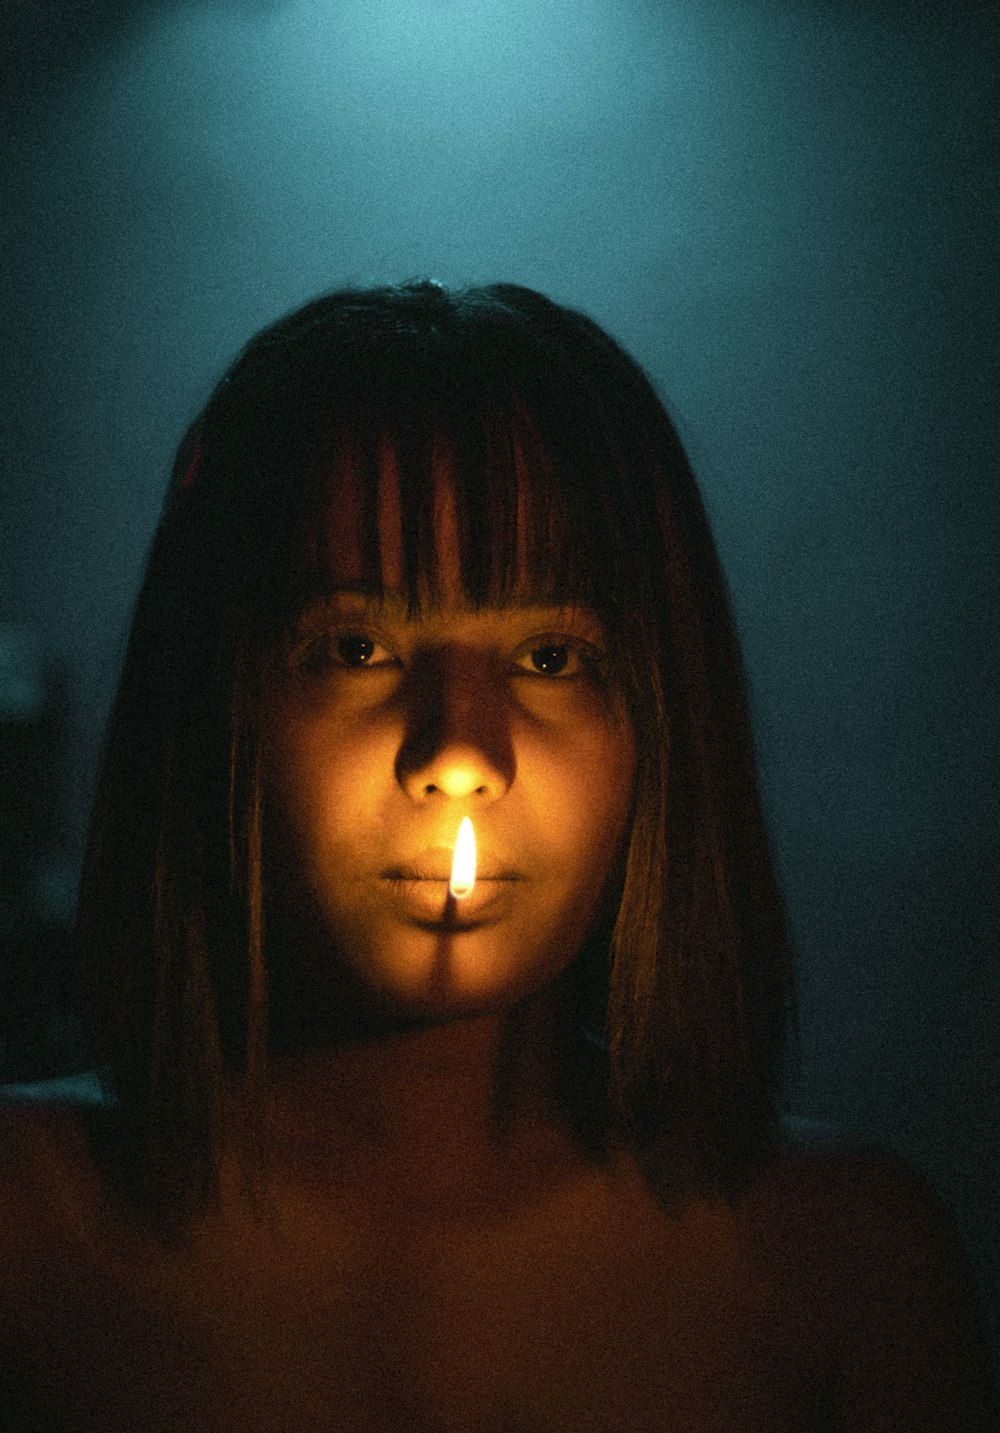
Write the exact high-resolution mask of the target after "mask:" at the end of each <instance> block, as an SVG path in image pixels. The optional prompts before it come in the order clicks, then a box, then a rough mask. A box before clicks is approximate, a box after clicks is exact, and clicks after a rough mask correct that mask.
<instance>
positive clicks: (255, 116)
mask: <svg viewBox="0 0 1000 1433" xmlns="http://www.w3.org/2000/svg"><path fill="white" fill-rule="evenodd" d="M4 23H5V30H6V33H5V38H4V44H5V46H6V49H5V51H4V54H3V57H2V64H0V76H2V81H3V95H4V100H3V109H4V114H3V122H4V129H5V136H4V143H3V147H2V151H0V180H2V185H3V196H2V197H3V202H2V205H0V225H2V235H3V254H2V259H3V273H2V277H3V286H4V287H3V294H2V308H0V316H2V323H3V329H2V335H3V337H2V342H0V363H2V385H3V389H2V391H3V395H4V402H5V408H4V419H3V423H2V425H0V622H6V623H19V624H26V625H27V626H29V627H30V628H31V629H32V630H33V631H34V632H35V633H36V634H37V636H38V638H39V640H40V642H41V644H42V647H43V649H44V651H45V652H46V653H48V655H49V657H50V658H51V659H53V660H55V661H56V662H57V663H60V664H61V665H62V667H63V669H64V670H65V671H66V673H67V674H68V678H69V699H70V707H69V710H70V712H71V718H72V720H71V739H72V740H71V747H70V756H69V763H68V769H69V781H68V785H67V791H66V799H65V813H64V814H65V820H64V823H63V834H62V837H61V841H62V848H63V859H64V869H65V871H66V872H67V873H68V884H69V886H71V884H72V878H73V873H74V872H75V869H76V864H77V862H78V860H79V853H80V849H81V845H82V840H83V833H84V828H85V821H86V810H87V804H88V800H89V791H90V786H91V782H92V779H93V774H94V768H95V762H96V757H97V751H98V746H99V742H100V733H101V727H102V722H103V719H104V715H105V712H106V709H107V706H108V703H109V700H110V696H111V692H112V687H113V683H114V680H115V674H116V669H117V665H118V662H119V660H120V657H121V652H122V644H123V638H124V633H125V631H126V628H127V623H128V618H129V611H130V606H131V603H132V600H133V597H134V595H135V591H136V585H137V581H138V577H139V573H140V567H141V564H142V561H143V556H144V552H145V549H146V546H147V543H148V541H149V538H150V535H151V532H152V529H153V526H154V523H155V521H156V517H157V512H158V508H159V505H160V501H161V495H162V491H163V487H164V483H165V479H166V474H167V471H168V468H169V464H170V460H171V453H172V448H173V446H174V445H175V443H176V441H177V440H178V438H179V437H180V435H181V433H182V432H183V430H184V428H185V427H186V425H187V423H188V422H189V420H190V419H191V417H192V416H193V415H194V413H195V412H196V411H197V409H198V407H199V406H200V404H201V403H202V401H203V400H204V398H205V396H206V394H207V392H208V389H209V387H210V385H211V384H212V383H213V381H214V380H215V379H216V378H217V377H218V376H219V374H220V372H221V371H222V369H223V368H224V367H225V365H226V364H227V363H228V362H229V360H230V359H231V358H232V356H233V355H234V354H235V352H236V350H237V349H238V348H239V347H240V346H241V345H242V343H243V342H244V341H245V340H246V339H247V338H248V337H249V335H250V334H251V333H252V332H253V331H254V330H256V329H258V328H259V327H261V326H262V325H263V324H265V323H267V322H269V321H271V320H272V319H274V318H276V317H277V316H278V315H280V314H281V313H283V312H284V311H286V310H288V309H289V308H290V307H292V306H294V305H297V304H298V303H300V302H302V301H304V300H306V299H308V298H310V297H312V296H313V295H315V294H316V293H318V292H319V291H321V290H323V289H325V288H330V287H334V286H336V285H338V284H341V283H344V282H348V281H351V282H360V283H375V282H383V281H391V280H398V279H401V278H404V277H409V276H415V275H429V276H432V277H437V278H440V279H442V280H444V281H445V282H449V283H451V282H454V283H464V282H488V281H492V280H496V279H507V280H514V281H517V282H522V283H526V284H529V285H531V286H533V287H537V288H540V289H542V290H544V291H545V292H547V293H549V294H551V295H552V296H553V297H555V298H557V299H560V300H563V301H565V302H568V303H570V304H573V305H576V306H579V307H581V308H583V309H585V310H586V311H588V312H589V313H591V314H593V315H594V316H595V317H596V318H597V319H598V320H599V321H600V322H602V323H603V324H604V325H606V326H607V327H608V328H609V329H610V330H611V331H612V332H613V333H614V334H616V335H617V336H618V337H619V338H620V339H621V340H622V341H623V342H624V344H625V345H626V347H628V348H629V349H630V350H631V351H632V352H633V353H635V355H636V356H637V357H638V358H639V359H640V361H641V362H642V363H643V364H644V365H645V366H646V368H647V369H648V371H649V372H650V374H651V376H652V377H653V379H654V381H655V383H656V384H657V386H658V387H659V389H660V392H661V394H662V396H663V397H664V399H665V401H666V403H667V405H668V407H669V408H670V410H671V412H672V413H673V415H674V417H675V418H676V420H677V422H678V424H679V426H680V428H681V431H682V434H683V436H684V439H685V441H686V443H687V445H688V447H689V450H690V453H691V455H692V458H693V461H694V464H695V467H696V470H697V472H698V474H699V476H700V479H701V482H702V485H703V490H704V493H705V496H706V500H707V504H708V507H709V510H710V513H711V516H712V518H713V521H714V525H715V531H716V535H717V539H718V543H719V546H720V549H721V552H722V556H723V560H724V562H725V565H726V567H727V569H728V572H729V574H730V578H731V582H732V587H733V592H734V599H735V604H736V609H737V616H738V620H739V625H740V629H741V632H742V636H743V642H744V646H745V651H746V656H747V663H748V666H749V670H750V674H751V681H752V687H753V697H754V713H755V722H756V729H757V733H758V739H759V744H760V759H761V769H762V775H763V781H764V789H765V796H766V801H767V806H768V811H769V814H770V818H771V822H772V828H773V833H774V839H775V843H776V849H777V856H778V860H779V864H780V868H781V872H782V875H783V877H784V881H785V886H786V891H787V896H788V903H789V909H790V914H791V918H792V924H793V929H794V934H795V939H796V948H797V953H798V960H799V967H800V972H801V986H802V992H801V994H802V1025H803V1060H802V1064H801V1068H799V1069H798V1070H793V1071H791V1072H790V1075H789V1105H790V1107H791V1108H792V1109H793V1110H794V1111H796V1112H798V1113H800V1114H805V1115H811V1116H815V1117H817V1118H821V1119H828V1120H833V1121H835V1122H837V1123H839V1124H841V1125H843V1126H845V1127H846V1128H848V1129H850V1130H853V1131H856V1132H857V1133H858V1134H859V1135H862V1136H863V1137H865V1138H873V1139H877V1140H880V1141H882V1142H884V1143H886V1144H888V1145H890V1146H891V1147H893V1148H896V1149H897V1150H899V1151H900V1152H901V1153H903V1154H904V1155H906V1156H907V1157H909V1158H910V1159H912V1160H913V1161H915V1162H916V1163H917V1164H918V1165H919V1166H920V1167H921V1168H922V1169H923V1170H924V1172H925V1174H926V1175H927V1176H928V1178H929V1179H930V1180H931V1182H932V1183H933V1184H934V1186H935V1187H936V1188H937V1189H938V1191H939V1192H940V1193H941V1195H942V1197H943V1198H944V1199H945V1200H946V1202H947V1204H948V1206H949V1208H950V1209H951V1210H952V1213H953V1215H954V1217H955V1220H956V1222H957V1223H958V1225H959V1228H960V1231H961V1232H962V1235H963V1238H964V1240H965V1242H966V1246H967V1248H968V1249H969V1252H970V1256H971V1257H972V1260H973V1262H974V1265H975V1270H976V1277H977V1280H978V1282H979V1285H980V1290H981V1293H982V1296H983V1299H984V1302H985V1305H986V1311H987V1317H988V1319H989V1321H990V1323H991V1325H992V1327H993V1337H994V1339H996V1337H997V1334H996V1330H997V1323H998V1315H997V1287H996V1278H997V1275H996V1271H997V1269H1000V1234H998V1219H997V1215H998V1193H997V1191H998V1188H1000V1178H998V1175H1000V1161H998V1148H1000V1141H998V1117H1000V1093H998V1091H1000V1040H998V1035H997V1028H996V1027H997V1021H996V1012H997V1010H998V1008H1000V971H998V962H997V954H998V932H1000V919H998V905H1000V895H998V891H1000V881H998V879H997V838H998V831H1000V821H998V814H1000V813H998V799H997V793H998V785H1000V783H998V775H1000V773H998V760H997V757H998V751H997V707H998V696H1000V692H998V660H997V633H998V623H997V617H996V613H997V610H998V586H1000V583H998V570H1000V568H998V562H997V548H998V507H1000V496H998V489H1000V484H998V472H997V461H996V459H997V441H996V440H997V421H996V414H995V407H996V392H997V381H996V380H997V367H996V340H995V334H996V328H997V319H998V314H997V303H996V298H997V252H996V233H997V227H998V217H1000V216H998V213H997V209H998V205H997V184H996V157H997V153H998V152H1000V150H998V147H997V137H998V136H997V125H996V115H997V112H998V109H1000V105H998V92H997V84H996V80H995V77H994V72H995V68H996V56H997V53H998V48H997V40H998V38H1000V34H998V25H997V10H996V7H995V6H992V5H989V4H982V5H975V4H962V3H958V0H953V3H943V0H942V3H940V4H937V3H923V4H918V3H904V0H893V3H884V4H875V3H866V4H861V3H858V4H851V3H835V0H828V3H822V0H812V3H806V0H548V3H547V0H491V3H490V4H488V5H487V4H481V3H473V0H226V3H222V0H219V3H212V0H201V3H194V2H193V0H185V3H173V4H171V3H168V0H160V3H159V4H145V5H137V4H134V3H129V0H91V3H89V4H88V3H87V0H63V8H62V9H61V10H60V9H59V6H58V5H57V4H55V3H53V0H47V3H43V0H8V9H7V14H6V17H5V22H4Z"/></svg>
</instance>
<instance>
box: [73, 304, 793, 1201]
mask: <svg viewBox="0 0 1000 1433" xmlns="http://www.w3.org/2000/svg"><path fill="white" fill-rule="evenodd" d="M386 441H389V442H391V443H392V445H393V447H394V449H395V452H396V455H397V458H398V462H399V470H400V482H401V501H402V509H403V531H404V557H405V567H406V586H407V595H408V600H409V603H410V608H411V611H412V610H415V609H417V608H418V607H419V605H420V601H421V598H420V595H419V594H420V592H426V590H427V588H428V585H429V588H430V591H431V593H432V596H433V592H434V588H435V577H436V574H435V573H434V571H433V560H434V559H433V554H434V552H435V550H436V548H435V543H434V542H433V541H432V540H431V538H432V533H433V482H432V480H431V468H432V461H433V457H434V454H435V452H436V450H437V449H438V447H439V445H440V444H441V443H442V442H446V443H447V444H448V446H449V448H450V450H451V453H452V455H453V458H454V472H455V474H456V484H455V485H456V503H457V512H458V519H459V531H460V550H461V564H462V575H463V581H464V585H465V589H466V593H467V596H468V599H469V601H470V602H472V603H473V604H475V605H487V604H502V603H503V601H504V599H505V597H506V596H507V595H508V594H509V592H510V591H511V587H512V583H513V581H514V579H515V577H516V572H515V560H514V559H515V542H514V533H515V531H516V521H517V517H516V504H517V493H518V473H517V468H518V463H519V462H521V461H522V460H523V466H524V469H525V470H526V472H527V477H528V495H529V507H528V537H529V544H528V546H529V551H528V564H529V570H530V571H531V573H532V575H533V578H534V580H535V583H536V585H537V587H538V588H539V589H540V590H542V589H543V590H544V591H545V592H546V593H548V594H551V595H553V596H557V597H559V598H560V599H562V598H572V599H573V600H579V601H581V602H583V603H585V604H586V605H588V606H590V607H591V608H592V609H593V610H594V611H595V612H596V613H597V615H598V616H599V618H600V619H601V622H602V624H603V628H604V633H605V638H606V642H607V647H608V650H609V652H610V653H611V655H612V664H613V679H614V682H615V684H616V687H617V690H618V691H619V693H620V695H621V698H622V700H623V701H624V702H625V703H626V704H627V708H628V711H629V714H630V717H631V720H632V722H633V725H634V728H635V731H636V736H637V763H638V764H637V779H636V788H635V797H634V803H633V813H632V819H631V829H630V832H629V835H628V839H627V842H626V848H625V859H624V862H623V869H622V874H621V881H620V888H621V889H620V900H617V899H616V914H615V915H614V917H613V919H612V920H611V921H610V922H609V923H608V927H607V929H606V930H603V931H600V932H597V933H596V939H592V940H591V941H589V942H588V945H587V948H586V949H585V950H584V951H583V952H581V956H580V958H579V960H578V961H577V962H576V963H575V965H574V967H573V975H572V981H571V986H570V988H571V991H572V1008H571V1023H572V1025H573V1027H574V1029H575V1030H576V1031H577V1033H579V1032H581V1031H586V1032H588V1034H589V1038H581V1039H578V1040H576V1042H575V1043H573V1042H572V1041H571V1042H569V1043H568V1045H567V1053H566V1058H567V1061H568V1062H569V1066H570V1068H569V1069H568V1072H567V1085H568V1088H571V1089H575V1090H576V1091H577V1106H578V1112H579V1115H580V1119H581V1121H586V1120H589V1121H590V1124H591V1127H592V1129H597V1130H598V1131H601V1130H603V1131H604V1132H605V1133H609V1132H612V1131H613V1132H615V1134H616V1135H617V1136H619V1137H621V1138H624V1139H625V1140H626V1141H627V1142H628V1144H629V1145H630V1147H632V1148H633V1150H634V1151H635V1152H636V1154H637V1156H638V1157H639V1158H640V1161H641V1163H642V1165H643V1167H644V1168H645V1169H647V1171H648V1172H649V1175H650V1178H651V1179H652V1180H654V1181H655V1182H656V1183H657V1184H658V1186H659V1187H660V1188H662V1190H663V1191H664V1194H665V1197H666V1196H667V1195H668V1194H669V1192H670V1191H671V1190H674V1191H683V1190H685V1189H687V1190H691V1191H696V1192H698V1193H699V1194H700V1195H702V1196H707V1197H717V1196H723V1197H727V1198H733V1197H735V1196H736V1195H737V1194H738V1192H739V1191H740V1189H741V1188H743V1187H744V1185H745V1182H746V1180H747V1178H748V1177H749V1176H750V1175H751V1174H752V1172H753V1170H754V1169H755V1168H756V1167H757V1166H759V1164H760V1163H761V1162H762V1161H763V1160H765V1159H766V1158H767V1157H768V1156H769V1154H770V1153H771V1152H772V1150H773V1149H774V1147H775V1141H776V1137H777V1118H778V1117H777V1099H778V1090H779V1085H780V1079H781V1073H782V1057H783V1054H784V1046H785V1038H786V1034H787V1031H788V1027H789V1017H794V1015H795V1002H794V998H793V982H792V966H791V959H790V952H789V943H788V937H787V932H786V925H785V919H784V914H783V909H782V902H781V898H780V895H779V891H778V888H777V885H776V881H775V876H774V872H773V866H772V861H771V857H770V853H769V848H768V840H767V835H766V831H765V825H764V821H763V817H762V813H761V806H760V800H759V795H758V789H757V781H756V772H755V759H754V752H753V743H752V736H751V729H750V722H749V715H748V703H747V694H746V684H745V678H744V673H743V669H742V663H741V658H740V652H739V646H738V642H737V638H736V634H735V631H734V626H733V621H732V617H731V612H730V603H729V599H728V594H727V590H726V584H725V579H724V576H723V573H722V570H721V568H720V564H719V560H718V557H717V554H716V550H715V545H714V542H713V539H712V536H711V532H710V529H709V525H708V522H707V519H706V516H705V511H704V507H703V504H702V501H701V498H700V496H699V493H698V489H697V486H696V484H695V481H694V479H693V477H692V474H691V471H690V468H689V465H688V462H687V459H686V457H685V454H684V451H683V448H682V445H681V442H680V440H679V438H678V435H677V432H676V431H675V428H674V426H673V424H672V423H671V421H670V419H669V418H668V416H667V414H666V412H665V411H664V408H663V405H662V404H661V402H660V401H659V399H658V398H657V396H656V394H655V392H654V390H653V388H652V386H651V384H650V382H649V380H648V379H647V377H646V376H645V374H644V373H643V372H642V370H641V369H640V367H639V366H638V365H637V364H636V363H635V362H634V361H633V360H632V359H631V358H630V357H629V356H628V355H627V354H626V353H624V352H623V350H622V349H621V348H620V347H619V346H618V345H617V344H616V343H615V342H614V341H613V340H612V339H611V338H609V337H608V335H607V334H606V333H604V332H603V331H602V330H601V329H600V328H599V327H598V326H597V325H596V324H595V323H593V322H592V321H591V320H590V319H588V318H586V317H585V316H584V315H582V314H580V313H578V312H575V311H574V310H572V309H568V308H565V307H562V306H560V305H558V304H555V303H553V302H552V301H550V300H549V299H547V298H544V297H543V296H542V295H541V294H538V293H535V292H533V291H532V290H530V289H526V288H523V287H519V286H515V285H511V284H495V285H491V286H489V287H483V288H469V289H464V290H460V291H455V292H450V291H448V290H446V289H444V288H443V287H442V286H441V285H440V284H436V283H433V282H430V281H421V282H414V283H407V284H402V285H399V286H396V287H386V288H379V289H370V290H357V289H345V290H341V291H338V292H335V293H332V294H329V295H327V296H325V297H323V298H320V299H318V300H316V301H315V302H313V303H310V304H308V305H307V306H305V307H304V308H302V309H300V310H298V311H297V312H296V313H294V314H292V315H290V316H289V317H287V318H285V319H283V320H282V321H280V322H279V323H277V324H275V325H273V326H272V327H271V328H268V329H266V330H265V331H264V332H262V333H261V334H259V335H258V336H257V337H256V338H255V339H254V340H253V341H252V342H251V343H250V344H249V345H248V346H247V348H246V349H245V350H244V351H243V353H242V354H241V355H240V357H239V358H238V359H237V361H236V363H235V364H234V365H233V367H232V369H231V370H230V372H229V373H228V374H227V375H226V377H225V378H224V379H223V380H222V382H221V383H220V384H219V386H218V387H217V388H216V390H215V392H214V393H213V395H212V397H211V399H210V400H209V402H208V404H207V406H206V407H205V409H204V411H203V412H202V414H201V415H200V417H199V418H198V419H197V421H196V422H195V424H194V425H192V428H191V429H190V431H189V433H188V435H187V437H186V438H185V440H184V442H183V443H182V444H181V448H180V451H179V453H178V456H177V460H176V462H175V465H174V474H173V480H172V482H171V485H170V488H169V491H168V493H167V498H166V503H165V506H164V511H163V515H162V518H161V521H160V524H159V527H158V529H157V532H156V535H155V538H154V540H153V544H152V549H151V552H150V555H149V559H148V564H147V567H146V572H145V578H144V581H143V584H142V588H141V591H140V593H139V597H138V601H137V605H136V610H135V615H134V620H133V624H132V629H131V636H130V640H129V644H128V649H127V653H126V657H125V662H124V667H123V671H122V676H121V683H120V686H119V689H118V694H117V698H116V701H115V704H114V708H113V711H112V714H111V719H110V725H109V729H108V735H107V741H106V749H105V754H104V760H103V765H102V770H101V775H100V781H99V785H98V793H97V799H96V805H95V811H94V816H93V822H92V827H91V833H90V840H89V843H88V850H87V858H86V862H85V868H84V877H83V882H82V887H81V898H80V904H79V916H78V947H79V954H80V961H81V977H82V988H83V990H84V995H85V1001H86V1008H87V1013H88V1017H89V1023H90V1025H91V1027H92V1031H93V1036H94V1040H95V1044H96V1050H97V1054H98V1058H99V1074H100V1077H101V1079H102V1081H103V1083H104V1086H105V1089H106V1091H107V1094H108V1096H109V1097H110V1101H111V1102H112V1103H113V1104H114V1106H115V1108H116V1109H117V1116H116V1118H117V1126H116V1128H117V1135H116V1147H117V1148H118V1150H119V1151H120V1153H121V1154H122V1159H123V1163H122V1164H121V1172H122V1183H123V1187H125V1185H126V1184H127V1185H128V1187H129V1188H130V1189H131V1190H132V1192H133V1193H134V1195H135V1203H136V1205H137V1206H138V1207H141V1208H144V1209H145V1210H146V1211H147V1212H149V1214H150V1217H153V1218H155V1219H157V1220H159V1222H160V1223H161V1225H163V1226H164V1227H166V1225H168V1224H169V1225H174V1226H176V1227H178V1228H179V1227H180V1226H182V1225H183V1223H184V1221H185V1220H186V1219H187V1218H188V1216H189V1215H191V1214H194V1213H196V1212H197V1211H198V1210H200V1209H205V1208H206V1207H208V1206H209V1205H210V1204H211V1203H213V1202H214V1200H215V1199H216V1198H217V1194H218V1172H219V1157H220V1151H221V1148H222V1142H223V1140H224V1139H225V1138H227V1137H228V1131H229V1129H230V1126H229V1125H228V1124H227V1114H226V1110H227V1106H226V1103H225V1101H224V1098H223V1092H224V1089H225V1088H226V1084H227V1080H228V1079H229V1078H230V1077H231V1076H233V1075H236V1076H237V1077H238V1085H239V1088H240V1089H241V1090H242V1092H243V1096H244V1099H243V1104H242V1119H241V1122H240V1132H239V1142H240V1147H241V1149H242V1150H243V1152H244V1155H245V1169H246V1170H249V1171H251V1174H250V1175H249V1176H248V1179H249V1182H250V1184H251V1185H252V1183H253V1176H252V1172H253V1171H254V1170H259V1169H262V1168H263V1167H264V1165H265V1163H266V1155H265V1150H264V1146H263V1142H262V1136H261V1129H260V1118H259V1114H260V1110H261V1108H262V1096H263V1092H264V1090H265V1088H266V1081H267V1054H268V1008H269V976H270V974H271V973H272V972H271V964H272V962H271V958H270V952H269V947H268V935H267V926H268V922H267V919H266V905H267V902H266V890H267V872H266V870H265V869H264V868H265V865H266V862H265V843H264V839H263V830H264V814H265V813H264V797H263V793H262V783H261V770H260V704H261V672H262V669H263V664H264V662H265V660H266V656H267V653H268V652H269V651H271V650H273V647H274V644H275V642H277V641H280V639H281V636H282V633H283V632H285V631H287V628H288V624H289V622H290V621H292V620H294V617H295V615H296V614H297V612H298V611H300V610H301V608H302V606H303V604H304V603H306V602H308V601H309V599H310V598H311V597H312V596H315V595H316V594H317V593H318V592H320V591H321V590H322V589H323V587H324V584H325V583H327V581H328V573H327V570H326V565H327V554H326V553H325V552H324V551H323V546H322V543H318V542H317V541H316V540H315V534H316V532H317V531H318V530H319V529H320V527H321V526H322V525H321V524H319V523H318V522H317V517H318V515H319V514H320V512H321V511H322V509H323V507H324V505H325V504H326V503H327V502H328V499H329V485H330V481H331V475H332V474H335V473H336V472H337V471H338V470H339V468H340V466H341V465H342V464H343V463H344V462H346V461H350V462H351V463H352V464H353V465H354V466H355V469H356V470H357V471H358V472H360V473H361V474H362V475H363V476H364V477H365V479H366V481H365V482H364V483H363V492H364V493H365V494H366V496H365V499H364V512H363V517H362V523H363V525H362V531H363V533H364V535H365V543H364V548H365V554H364V573H363V579H364V585H365V587H366V588H367V589H368V590H369V591H370V592H371V593H373V594H375V595H381V581H382V578H381V570H380V565H379V558H378V528H377V506H376V492H377V476H378V472H379V461H380V452H381V451H382V446H381V445H382V444H383V443H385V442H386ZM792 1023H793V1024H794V1020H793V1021H792ZM129 1181H130V1182H129Z"/></svg>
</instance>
